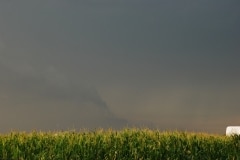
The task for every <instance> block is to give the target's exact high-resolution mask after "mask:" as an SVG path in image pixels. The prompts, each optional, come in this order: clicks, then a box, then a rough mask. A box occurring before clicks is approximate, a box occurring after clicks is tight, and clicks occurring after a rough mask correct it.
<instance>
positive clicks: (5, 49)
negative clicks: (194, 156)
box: [0, 0, 240, 133]
mask: <svg viewBox="0 0 240 160" xmlns="http://www.w3.org/2000/svg"><path fill="white" fill-rule="evenodd" d="M239 6H240V1H239V0H232V1H226V0H216V1H208V0H201V1H191V0H186V1H177V0H173V1H168V0H161V1H159V0H149V1H145V0H131V1H129V0H121V1H111V0H103V1H102V0H101V1H97V0H89V1H66V0H51V1H48V0H42V1H32V0H21V1H0V23H1V25H0V74H1V77H0V87H1V90H0V98H1V101H0V104H1V111H0V116H1V121H0V125H1V128H5V129H10V128H13V129H14V128H16V129H17V128H19V129H21V128H27V129H30V128H31V129H34V127H35V128H43V129H44V128H45V129H55V128H57V127H58V129H60V128H61V127H62V128H67V127H69V126H70V127H73V126H74V125H75V128H81V127H86V128H89V127H90V128H92V127H96V126H101V125H102V126H107V125H112V126H116V127H117V126H122V125H124V124H126V121H124V120H123V119H127V120H128V121H129V122H131V123H134V124H135V125H144V124H145V125H146V126H147V127H148V126H151V127H153V128H154V127H156V128H158V127H159V128H161V129H178V128H181V129H183V130H184V129H189V130H195V129H196V130H201V131H211V132H218V133H220V132H224V129H225V127H226V125H239V124H237V123H239V120H238V115H237V113H238V112H239V107H238V106H239V104H240V101H239V99H240V98H239V95H240V94H239V91H240V85H239V82H240V76H239V68H240V63H239V59H240V54H239V52H240V48H239V42H240V30H239V28H240V21H239V15H240V10H239ZM114 113H115V114H114ZM117 117H121V118H117Z"/></svg>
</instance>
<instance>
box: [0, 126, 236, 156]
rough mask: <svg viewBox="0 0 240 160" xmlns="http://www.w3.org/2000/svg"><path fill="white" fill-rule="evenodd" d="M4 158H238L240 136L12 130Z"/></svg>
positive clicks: (2, 141)
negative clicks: (25, 131) (21, 131)
mask: <svg viewBox="0 0 240 160" xmlns="http://www.w3.org/2000/svg"><path fill="white" fill-rule="evenodd" d="M0 159H1V160H11V159H13V160H35V159H36V160H45V159H46V160H52V159H54V160H55V159H56V160H61V159H64V160H141V159H142V160H168V159H169V160H190V159H191V160H192V159H194V160H195V159H197V160H205V159H206V160H216V159H218V160H221V159H222V160H228V159H229V160H238V159H240V136H237V135H235V136H230V137H227V136H223V135H210V134H204V133H189V132H179V131H174V132H161V131H158V130H150V129H123V130H120V131H115V130H102V129H99V130H95V131H81V132H76V131H66V132H30V133H20V132H11V133H9V134H1V135H0Z"/></svg>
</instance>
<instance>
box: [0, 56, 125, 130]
mask: <svg viewBox="0 0 240 160" xmlns="http://www.w3.org/2000/svg"><path fill="white" fill-rule="evenodd" d="M1 60H4V61H5V62H6V63H4V64H3V63H0V66H1V67H0V68H1V69H0V71H1V77H2V78H1V81H0V82H1V83H0V87H1V91H0V98H1V101H0V103H1V104H0V105H1V110H2V111H1V123H0V124H1V128H2V129H3V130H11V129H13V130H14V129H15V130H32V129H37V130H59V129H83V128H88V129H93V128H98V127H103V128H106V127H111V128H121V127H124V126H125V125H127V121H126V120H124V119H121V118H118V117H117V116H115V114H114V113H112V112H111V111H110V110H109V108H108V105H107V104H106V102H105V101H104V100H103V99H102V98H101V97H100V95H99V94H98V93H97V91H96V89H94V88H93V87H84V86H83V85H82V84H79V83H78V84H76V82H72V81H71V80H69V78H67V77H66V76H65V75H64V74H62V73H60V72H59V71H58V70H57V69H56V68H54V67H53V66H50V67H46V68H43V69H40V68H34V67H33V66H31V65H28V64H26V63H23V64H20V63H19V64H12V62H11V61H10V60H9V59H7V58H6V57H5V58H4V57H3V56H1ZM33 72H34V73H33ZM6 123H7V124H6ZM4 124H5V125H4Z"/></svg>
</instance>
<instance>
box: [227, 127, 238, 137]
mask: <svg viewBox="0 0 240 160" xmlns="http://www.w3.org/2000/svg"><path fill="white" fill-rule="evenodd" d="M235 134H236V135H240V126H228V127H227V129H226V135H227V136H231V135H235Z"/></svg>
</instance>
